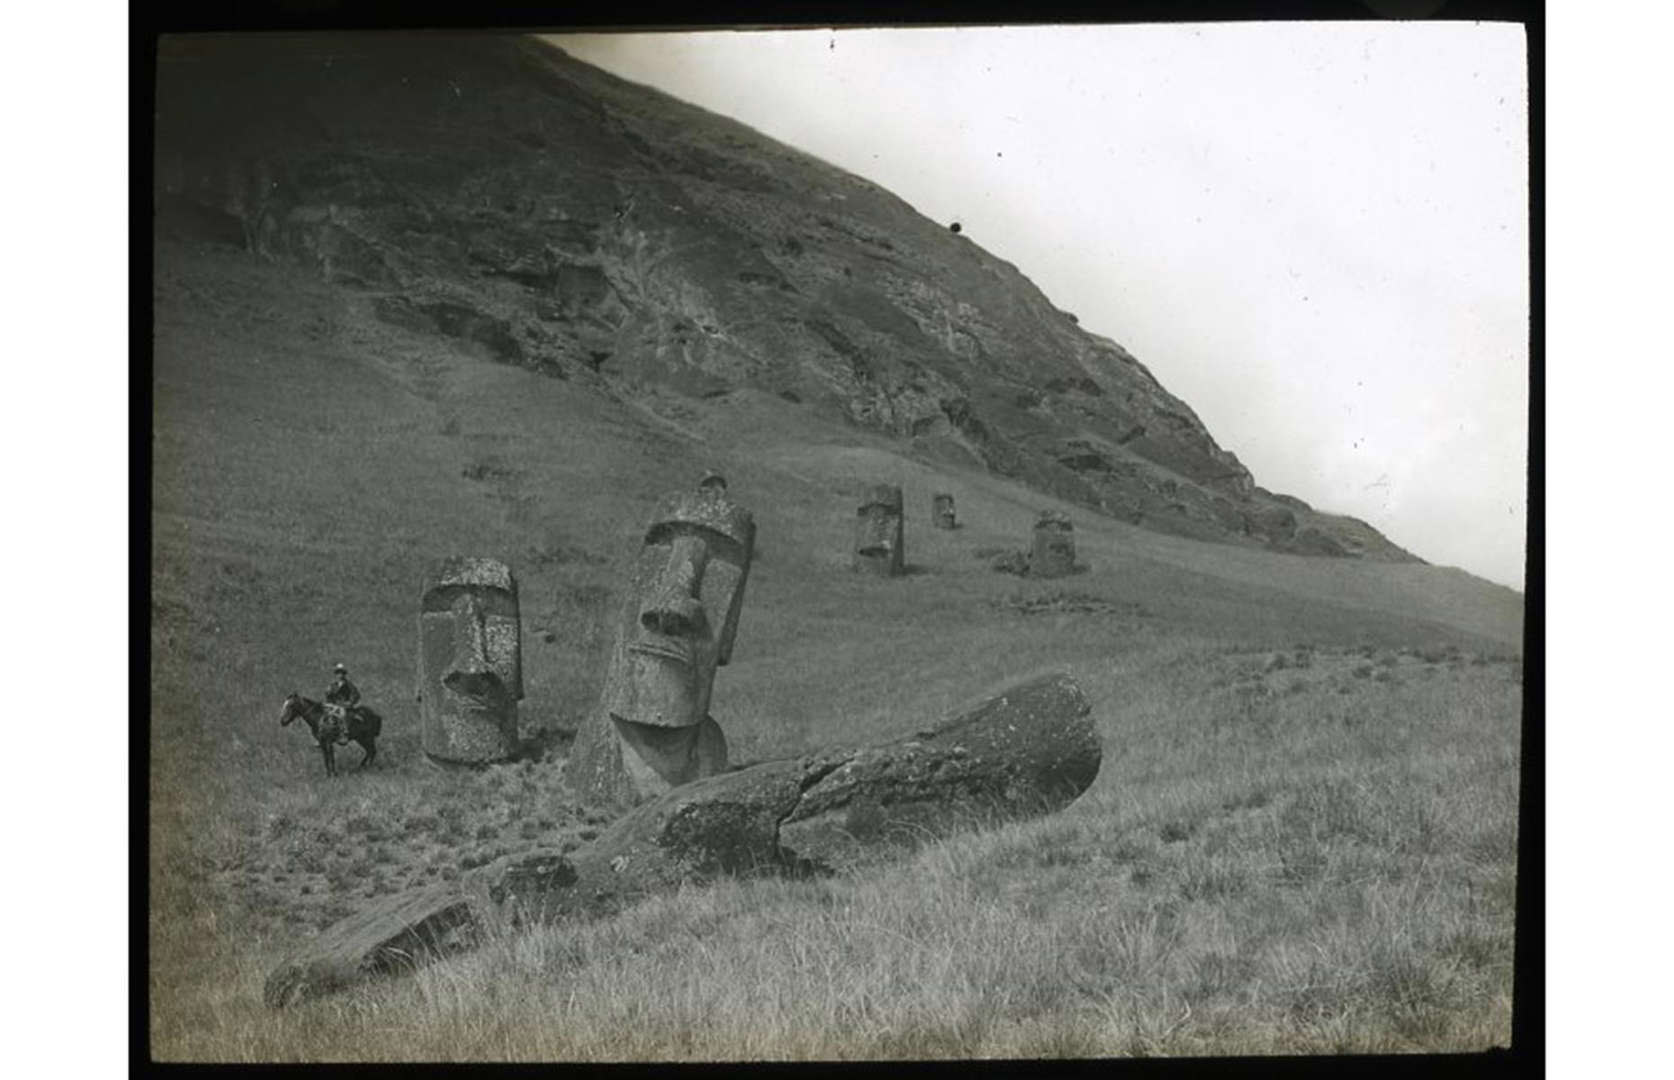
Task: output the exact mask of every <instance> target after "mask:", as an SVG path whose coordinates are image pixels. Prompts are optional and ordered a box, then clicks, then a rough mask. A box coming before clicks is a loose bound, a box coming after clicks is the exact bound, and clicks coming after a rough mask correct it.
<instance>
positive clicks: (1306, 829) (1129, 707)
mask: <svg viewBox="0 0 1674 1080" xmlns="http://www.w3.org/2000/svg"><path fill="white" fill-rule="evenodd" d="M156 271H157V272H156V282H157V284H156V297H155V300H156V317H157V322H156V342H155V345H156V349H155V356H156V366H155V384H154V390H155V402H156V405H155V408H156V413H155V441H154V446H153V459H152V461H153V469H154V490H153V493H152V521H151V525H152V535H153V541H154V560H153V567H152V575H151V585H152V590H153V617H152V640H151V645H152V671H151V676H152V678H151V685H152V717H151V731H150V751H151V788H150V795H151V820H150V834H149V836H150V848H151V850H150V866H149V872H150V898H149V899H150V933H149V944H150V947H151V957H150V972H149V975H150V989H151V1001H150V1007H151V1037H152V1040H153V1043H152V1047H153V1052H154V1054H155V1055H156V1056H158V1057H161V1058H165V1059H192V1060H228V1059H231V1060H295V1059H302V1060H315V1059H363V1058H370V1059H382V1058H418V1059H426V1058H430V1059H435V1058H450V1059H451V1058H479V1057H490V1058H564V1059H599V1058H607V1059H608V1058H669V1057H672V1058H700V1059H735V1058H755V1057H821V1058H830V1057H848V1056H868V1057H877V1056H907V1057H925V1056H943V1055H952V1056H973V1055H977V1056H980V1055H989V1054H999V1055H1016V1054H1022V1055H1033V1054H1054V1055H1077V1054H1101V1055H1102V1054H1129V1053H1165V1054H1178V1053H1191V1054H1198V1053H1240V1052H1270V1051H1285V1050H1313V1051H1318V1050H1379V1049H1436V1048H1456V1049H1472V1048H1481V1047H1486V1046H1489V1045H1493V1044H1496V1043H1498V1044H1504V1043H1505V1042H1507V1041H1508V1039H1509V1031H1510V1028H1509V1018H1510V1009H1509V1003H1510V986H1511V982H1510V980H1511V970H1512V966H1511V965H1512V950H1511V935H1512V927H1513V911H1512V896H1513V892H1514V886H1515V877H1516V859H1515V856H1516V831H1517V821H1516V790H1517V775H1518V760H1519V758H1518V718H1519V711H1520V703H1521V664H1520V662H1519V660H1518V650H1519V644H1520V639H1521V620H1522V602H1521V598H1520V597H1519V596H1518V595H1517V594H1515V593H1513V592H1511V591H1509V590H1505V589H1501V588H1499V587H1497V586H1493V585H1489V584H1487V583H1485V582H1482V581H1479V580H1477V579H1473V578H1470V577H1469V576H1467V575H1464V574H1461V573H1459V572H1457V571H1449V570H1443V569H1438V568H1432V567H1425V566H1420V565H1412V564H1391V563H1372V562H1361V561H1358V560H1343V559H1336V560H1330V559H1309V558H1304V557H1300V556H1291V555H1282V554H1276V553H1270V552H1264V551H1259V550H1254V549H1249V548H1235V547H1230V546H1224V545H1215V544H1207V543H1199V542H1195V541H1191V540H1186V539H1182V538H1178V537H1171V536H1166V535H1162V534H1158V533H1154V532H1147V531H1143V530H1140V529H1137V528H1134V527H1131V526H1128V525H1125V524H1122V523H1119V522H1115V521H1111V520H1106V519H1100V518H1096V517H1094V516H1093V515H1092V514H1090V513H1088V512H1087V511H1085V510H1081V509H1078V508H1075V507H1072V506H1071V505H1069V504H1067V503H1059V502H1056V501H1054V500H1052V499H1050V498H1048V497H1046V496H1042V495H1039V494H1037V493H1035V492H1031V491H1029V490H1027V489H1024V488H1022V487H1020V486H1018V485H1017V484H1015V483H1013V482H1010V481H1007V480H1004V479H1000V478H997V477H994V476H991V475H988V474H985V473H982V472H979V471H976V470H974V469H970V468H965V467H961V466H956V465H944V464H936V463H934V462H932V461H930V460H927V459H916V458H909V457H907V456H904V455H903V453H902V445H903V444H899V443H895V442H892V441H890V440H888V439H886V438H884V437H882V436H880V435H878V434H876V433H874V432H872V431H869V430H866V429H862V428H859V427H850V426H844V425H841V424H840V423H836V422H833V421H829V420H821V419H818V418H816V417H814V416H813V415H812V414H811V413H810V411H808V410H806V409H804V408H803V407H801V406H799V405H797V404H794V403H792V402H790V401H788V400H785V399H783V398H781V397H779V396H776V395H773V394H768V393H763V392H759V391H754V390H747V389H746V390H734V391H732V392H729V393H726V394H722V395H720V396H717V397H712V398H707V399H696V398H686V397H681V396H678V395H676V394H674V393H672V392H671V391H669V390H667V389H663V388H659V387H657V386H655V385H651V384H647V385H644V386H641V387H634V386H633V385H632V384H628V383H625V384H623V387H622V388H621V389H619V390H614V391H612V390H605V389H600V388H598V386H597V384H590V385H589V386H586V387H584V386H582V385H580V384H579V383H578V382H573V381H566V380H563V379H558V378H550V377H543V376H541V375H538V374H535V373H532V372H530V371H528V370H526V369H523V368H517V367H509V366H503V365H499V364H495V363H492V362H490V361H489V360H488V359H487V358H486V357H485V356H483V355H477V354H473V353H472V352H470V351H469V350H468V348H467V347H465V346H462V345H461V343H460V342H459V341H457V340H452V341H450V340H446V339H442V338H438V337H434V336H425V335H423V334H419V333H412V332H409V331H406V330H403V329H400V328H398V327H395V326H392V325H390V324H389V323H387V322H384V321H380V320H379V319H377V318H376V317H375V316H374V315H373V314H372V313H371V312H370V311H369V309H368V308H369V302H368V300H367V298H366V296H365V295H364V294H360V293H357V292H355V291H353V290H351V289H347V288H344V287H341V286H335V285H329V284H325V283H322V282H321V281H320V280H319V279H318V278H317V277H315V276H313V275H312V274H310V273H307V272H305V271H302V270H297V269H289V268H286V267H284V266H283V265H281V264H276V263H269V262H265V261H263V260H260V259H257V258H255V257H253V256H250V255H248V254H245V253H243V252H239V251H236V250H234V249H232V248H230V247H224V246H216V245H213V244H198V245H183V244H181V245H176V244H166V245H164V246H163V247H162V249H161V250H160V252H159V257H158V261H157V266H156ZM613 395H614V396H613ZM706 467H713V468H717V469H719V470H720V471H722V472H723V473H725V474H726V475H727V477H728V478H729V480H730V482H731V491H732V494H733V495H734V497H735V498H736V499H737V500H738V501H739V502H741V503H743V504H744V505H746V506H748V507H749V508H751V509H752V510H753V511H754V512H755V515H756V518H757V522H758V537H759V539H758V554H757V561H756V564H755V566H754V568H753V569H752V572H751V576H750V583H749V591H748V594H747V597H746V606H745V610H744V616H743V619H742V622H741V624H740V628H739V635H738V639H737V645H736V650H735V654H734V659H733V663H732V665H731V666H730V667H728V668H725V669H723V670H722V672H721V673H720V676H719V678H718V680H717V687H716V693H715V704H714V714H715V716H716V718H717V719H718V720H719V721H720V722H721V724H722V726H723V727H724V728H725V729H726V732H727V735H728V739H729V742H730V743H731V745H732V748H733V755H734V758H735V759H736V760H738V761H746V762H747V761H751V760H759V759H763V758H771V757H779V756H786V755H791V754H796V753H800V752H802V751H805V750H809V749H813V748H816V747H822V746H827V745H831V744H836V743H851V742H866V741H872V740H876V739H881V738H887V737H891V736H894V735H899V734H902V733H904V732H907V731H910V730H913V729H914V728H916V727H918V726H921V725H922V724H923V723H924V722H925V721H926V720H929V719H933V718H935V717H938V716H940V715H942V714H944V713H946V712H947V711H949V710H950V709H953V708H956V707H958V706H960V705H962V704H965V703H968V702H970V701H973V700H975V699H977V698H979V697H981V696H982V695H983V693H984V692H985V691H986V690H987V689H989V688H991V687H993V686H995V685H997V684H999V683H1001V682H1002V681H1005V680H1008V679H1011V678H1013V677H1017V676H1021V675H1024V674H1028V673H1030V672H1034V671H1038V670H1041V669H1045V668H1050V667H1063V668H1068V669H1069V670H1071V671H1072V672H1074V674H1075V675H1076V677H1077V678H1078V679H1080V680H1081V682H1082V685H1083V687H1084V689H1085V690H1086V692H1087V694H1088V696H1089V698H1090V699H1091V700H1092V701H1093V703H1094V708H1095V713H1096V716H1097V718H1098V722H1099V725H1100V730H1101V733H1102V735H1103V738H1104V740H1105V763H1104V767H1103V770H1102V771H1101V774H1100V776H1099V779H1098V780H1097V781H1096V783H1095V785H1094V787H1093V789H1092V790H1091V791H1089V792H1088V794H1087V795H1086V796H1085V797H1083V799H1082V800H1080V801H1079V802H1078V803H1077V804H1076V805H1075V806H1074V807H1072V808H1071V809H1070V810H1069V811H1067V812H1066V813H1064V814H1061V815H1058V816H1056V817H1054V818H1051V819H1047V820H1043V821H1039V822H1034V823H1030V824H1027V825H1019V826H1012V827H1008V828H1006V829H1004V830H1000V831H997V832H992V833H987V834H981V835H972V836H960V837H950V838H945V839H944V840H943V841H942V842H939V843H936V844H934V845H932V846H931V847H929V848H927V849H926V850H925V851H924V852H923V853H922V854H921V855H920V856H918V857H917V858H915V859H914V860H912V861H909V862H907V863H905V864H902V865H900V866H896V867H893V868H890V869H889V870H888V871H887V872H883V873H874V874H869V875H865V876H857V877H852V878H839V879H835V880H832V881H827V882H820V883H811V884H810V883H803V884H795V885H791V884H784V883H764V882H756V883H723V884H721V885H719V886H716V887H714V888H710V889H705V890H693V891H691V892H689V893H683V894H681V895H679V896H676V897H672V898H666V899H662V900H658V901H655V902H653V903H650V904H647V905H645V906H643V907H641V908H638V909H635V910H633V911H631V912H628V913H627V914H625V915H623V916H622V917H621V918H618V919H614V920H609V921H606V922H601V923H598V924H594V925H590V926H585V927H562V928H555V929H550V930H545V931H541V932H539V933H534V934H527V935H521V936H508V937H507V938H505V939H504V940H501V941H499V942H497V943H495V945H494V946H493V947H492V948H490V949H488V950H486V951H484V952H482V953H480V954H477V955H473V956H469V957H465V958H462V959H458V960H455V961H451V962H449V963H446V964H440V965H437V966H435V967H433V968H430V969H427V970H425V971H424V972H422V973H421V974H420V975H419V977H418V978H416V979H410V980H405V981H400V982H394V983H391V984H388V985H384V986H379V987H375V988H373V989H372V990H369V991H364V992H361V993H359V994H354V995H349V996H347V997H344V998H340V999H332V1000H326V1001H323V1002H318V1003H315V1004H311V1005H306V1006H303V1007H300V1008H297V1009H294V1010H290V1011H287V1012H284V1013H271V1012H269V1011H267V1010H266V1009H265V1008H264V1007H263V1006H262V1005H261V994H260V988H261V980H262V978H263V976H264V975H265V973H266V971H267V969H268V968H269V967H270V966H271V965H272V964H273V962H274V961H275V960H277V958H278V957H279V956H280V955H281V954H282V953H283V952H284V950H285V949H286V948H288V947H289V945H290V944H292V943H294V942H295V941H297V940H298V939H300V938H301V937H302V936H303V935H306V934H308V933H309V932H311V931H313V930H316V929H317V928H319V927H321V926H323V925H325V924H326V923H329V922H330V921H332V920H334V919H335V918H338V917H340V916H342V915H344V914H347V913H348V912H349V911H352V910H353V909H354V906H355V904H356V903H358V902H362V901H364V900H365V899H366V898H367V897H370V896H376V895H379V894H382V893H388V892H391V891H394V890H397V889H399V888H401V887H403V886H405V885H407V884H411V883H417V882H423V881H428V880H435V879H437V878H445V877H450V876H453V875H456V874H457V873H458V872H459V871H460V869H461V868H464V867H469V866H471V865H476V864H477V863H478V862H481V861H486V860H488V859H490V858H493V857H495V856H496V855H498V854H502V853H504V852H506V851H510V850H514V849H516V848H517V847H518V846H520V845H524V844H529V843H532V842H534V841H535V840H537V839H540V840H543V841H548V842H550V841H551V840H553V839H563V838H569V839H570V840H571V841H572V842H575V843H581V842H585V840H587V839H589V838H590V837H591V836H592V835H595V834H596V831H597V830H598V828H599V827H600V826H601V825H602V824H603V822H602V821H600V820H597V819H589V818H587V817H586V816H585V815H583V814H582V813H580V812H579V811H578V810H577V809H576V808H575V807H574V805H573V804H572V802H571V800H570V798H569V793H568V790H567V788H566V787H565V785H564V780H563V767H562V763H563V746H564V741H563V736H564V734H565V733H567V732H569V731H572V730H573V728H574V726H575V724H576V723H577V722H578V720H579V718H580V716H581V715H582V714H583V713H584V711H585V710H586V709H588V708H589V707H590V706H591V704H592V701H593V698H594V696H595V695H596V693H597V690H598V680H599V678H600V677H601V675H602V672H603V656H604V651H605V649H606V648H607V647H608V645H609V640H610V635H611V633H612V627H611V626H610V623H609V618H610V613H611V612H612V611H613V610H614V607H615V601H616V599H617V596H618V589H619V588H620V585H621V582H622V580H623V578H624V576H625V571H626V568H627V565H628V561H629V559H630V558H631V556H632V554H633V553H634V551H635V545H636V544H637V541H638V536H639V533H640V530H641V529H642V527H643V525H644V521H645V515H646V514H647V513H648V512H649V509H650V507H651V504H652V503H653V501H654V500H655V499H656V498H657V497H658V496H660V495H662V494H664V493H665V492H667V491H670V490H674V489H679V488H684V487H686V486H688V485H690V484H691V483H693V482H694V481H695V479H696V478H697V476H698V475H699V474H700V473H701V471H702V470H703V469H704V468H706ZM873 482H892V483H899V484H902V485H903V487H904V489H905V493H906V498H907V507H908V524H907V540H906V545H907V561H908V563H909V566H910V570H911V572H910V573H909V574H908V575H907V576H906V577H904V578H900V579H895V580H880V579H875V578H869V577H860V576H856V575H853V574H851V573H849V572H848V570H847V560H848V553H849V542H850V529H851V526H852V520H853V513H854V506H855V503H856V499H857V497H858V495H859V494H860V492H861V491H862V489H863V488H864V487H865V486H866V485H867V484H869V483H873ZM933 491H950V492H952V493H953V494H954V495H955V497H956V499H957V502H958V513H959V519H960V521H961V523H962V527H961V528H960V529H958V530H956V531H953V532H938V531H934V530H932V529H930V528H929V505H930V496H931V494H932V492H933ZM1045 507H1056V508H1059V509H1064V510H1066V511H1068V512H1070V513H1071V515H1072V516H1073V517H1074V519H1075V521H1076V540H1077V546H1078V550H1079V553H1080V557H1081V561H1082V562H1084V563H1085V564H1087V570H1086V572H1085V573H1082V574H1079V575H1076V576H1074V577H1071V578H1068V579H1063V580H1059V581H1056V582H1038V581H1026V580H1020V579H1018V578H1015V577H1009V576H1006V575H1001V574H996V573H993V572H992V571H990V570H989V569H988V568H987V558H986V557H985V553H992V552H994V551H996V550H998V549H1001V548H1008V547H1012V548H1017V547H1023V546H1026V544H1027V540H1028V532H1029V527H1030V524H1031V523H1032V521H1033V519H1034V516H1035V514H1036V512H1037V511H1038V510H1039V509H1042V508H1045ZM453 553H468V554H482V555H490V556H494V557H497V558H501V559H503V560H505V561H506V562H508V563H509V564H510V565H511V566H512V568H513V570H514V572H515V573H516V574H517V576H518V579H519V582H520V584H521V588H522V593H521V598H522V616H523V629H524V671H525V683H526V692H527V696H526V699H525V701H524V702H523V706H522V714H521V715H522V723H523V727H524V730H525V734H526V735H529V736H531V737H535V736H544V741H545V743H546V744H547V745H550V746H551V747H552V750H551V752H549V753H548V754H547V755H546V757H545V759H544V760H540V761H529V762H524V763H520V764H516V765H508V766H503V767H498V768H494V769H490V770H486V771H482V772H451V771H444V770H440V769H437V768H435V767H434V766H431V765H429V764H427V763H426V762H425V761H424V759H423V757H422V754H421V753H420V749H419V742H418V733H417V713H416V707H415V704H414V702H413V685H414V667H415V654H416V638H415V619H416V609H417V599H418V588H419V582H420V576H421V573H422V571H423V568H424V567H425V566H426V565H427V564H428V563H429V562H431V561H432V560H434V559H435V558H437V557H440V556H443V555H447V554H453ZM338 659H342V660H344V661H346V662H347V663H348V664H349V666H350V668H351V670H352V672H353V674H354V677H355V680H356V682H357V683H358V684H359V686H360V688H361V690H362V692H363V693H364V694H365V696H366V698H367V699H368V701H369V703H370V704H372V705H373V706H374V707H375V708H378V709H379V710H380V711H381V712H382V713H383V715H384V717H385V739H384V741H383V743H382V744H381V747H380V758H379V762H378V766H377V767H376V768H375V769H373V770H371V771H369V772H367V773H350V774H349V775H346V776H343V777H340V778H338V779H336V780H328V779H327V778H326V777H325V776H324V774H323V770H322V768H321V765H320V762H319V758H318V753H317V751H316V750H315V749H314V747H313V746H312V744H311V743H310V741H309V740H308V739H307V738H306V736H305V735H304V734H301V733H299V730H297V729H290V730H284V731H281V730H280V729H279V728H278V726H277V717H278V709H279V702H280V700H281V699H282V698H283V697H284V695H285V694H286V693H287V692H289V691H291V690H300V691H301V692H303V693H307V694H313V695H315V696H318V694H319V693H320V692H321V691H322V690H323V689H324V686H325V684H326V682H327V680H328V675H329V669H330V665H331V663H332V662H333V661H336V660H338ZM344 757H346V758H347V759H348V760H349V761H350V762H353V761H354V760H356V759H357V757H358V751H356V750H354V749H350V750H349V751H348V752H347V753H346V754H344V755H340V758H339V760H340V762H341V761H342V760H343V758H344Z"/></svg>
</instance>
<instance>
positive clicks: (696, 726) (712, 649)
mask: <svg viewBox="0 0 1674 1080" xmlns="http://www.w3.org/2000/svg"><path fill="white" fill-rule="evenodd" d="M755 538H756V524H755V520H754V519H753V518H752V517H751V516H750V513H749V511H747V510H745V509H744V508H743V507H741V506H739V505H737V504H736V503H734V502H732V501H731V500H730V499H729V498H728V497H727V494H726V481H725V480H722V479H721V478H720V477H718V476H714V475H713V474H711V475H709V476H706V477H705V478H704V481H703V483H702V484H701V485H700V486H699V488H698V490H697V491H695V492H691V493H688V494H679V495H670V496H668V497H667V498H665V499H663V500H662V501H661V502H660V503H658V504H657V509H656V512H655V513H654V514H653V515H652V518H651V524H650V527H649V528H647V529H646V531H645V537H644V541H643V544H642V546H641V548H640V553H639V558H638V560H637V561H636V562H635V564H634V569H633V579H632V581H631V582H630V584H629V588H628V595H627V597H626V598H625V602H624V603H623V605H622V608H621V614H620V617H619V620H618V623H617V630H616V642H615V645H614V646H613V647H612V649H611V654H610V667H609V669H608V670H607V671H606V672H605V680H604V689H603V691H602V692H601V693H600V695H599V704H598V707H597V708H595V709H594V710H593V713H592V715H590V716H589V717H588V718H587V720H586V722H585V723H584V724H583V725H582V730H581V731H580V732H579V733H578V735H577V738H576V748H575V753H574V755H573V756H572V757H571V759H570V763H569V766H568V775H569V781H570V786H571V788H572V789H573V790H574V791H575V792H576V793H577V794H578V795H579V796H580V797H581V798H582V799H583V800H584V801H586V802H589V803H592V804H593V805H595V806H602V807H607V808H613V809H626V808H628V807H631V806H634V805H636V804H638V803H641V802H644V801H645V800H647V799H650V798H653V797H655V796H657V795H661V794H662V793H664V792H666V791H668V790H669V789H671V788H674V787H678V786H680V785H681V784H686V783H690V782H691V781H693V780H697V779H699V778H701V777H705V776H714V775H715V774H717V773H721V772H725V771H726V768H727V744H726V737H725V736H724V735H723V734H722V733H721V728H720V725H719V724H717V723H715V721H714V719H712V718H711V717H710V716H709V698H710V694H711V691H712V690H713V688H714V685H715V669H716V668H717V667H719V666H720V665H723V664H725V663H727V662H728V661H729V660H730V659H731V658H732V644H733V638H734V636H735V635H736V634H737V632H738V614H739V611H740V609H742V607H743V605H744V582H745V579H746V578H747V577H748V576H749V572H750V558H751V554H752V552H753V551H754V548H755Z"/></svg>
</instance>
